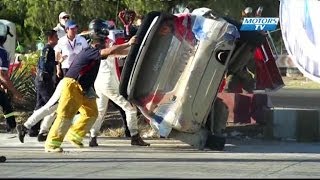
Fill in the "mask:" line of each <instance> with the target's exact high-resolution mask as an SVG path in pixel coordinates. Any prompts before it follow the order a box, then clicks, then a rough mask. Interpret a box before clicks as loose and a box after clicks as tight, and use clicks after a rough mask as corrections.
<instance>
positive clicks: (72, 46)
mask: <svg viewBox="0 0 320 180" xmlns="http://www.w3.org/2000/svg"><path fill="white" fill-rule="evenodd" d="M65 29H66V31H67V34H66V35H65V36H63V37H61V38H60V39H59V41H58V44H57V45H56V46H55V51H56V57H57V61H58V62H59V63H61V69H62V72H61V71H60V70H59V68H58V67H57V76H58V77H59V78H62V77H63V76H64V75H65V74H66V73H67V71H68V69H69V67H70V65H71V63H72V62H73V60H74V58H75V56H76V55H77V54H79V53H80V51H81V50H82V49H84V48H86V47H88V43H87V41H86V39H85V38H84V37H82V36H81V35H78V34H77V32H78V25H77V24H76V22H75V21H73V20H68V21H67V22H66V25H65Z"/></svg>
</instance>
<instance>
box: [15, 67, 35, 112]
mask: <svg viewBox="0 0 320 180" xmlns="http://www.w3.org/2000/svg"><path fill="white" fill-rule="evenodd" d="M10 80H11V81H12V83H13V86H14V87H15V88H16V89H17V90H18V91H19V92H20V93H21V94H22V95H23V97H24V99H25V100H26V104H23V106H24V108H26V109H30V108H31V109H33V107H34V104H35V101H36V88H35V84H34V80H33V76H32V74H31V73H30V70H29V68H27V66H22V67H21V68H16V69H14V70H13V72H12V74H11V76H10Z"/></svg>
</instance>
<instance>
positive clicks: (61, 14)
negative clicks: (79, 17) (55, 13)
mask: <svg viewBox="0 0 320 180" xmlns="http://www.w3.org/2000/svg"><path fill="white" fill-rule="evenodd" d="M65 16H68V17H70V15H69V14H68V13H66V12H61V13H60V14H59V19H62V18H63V17H65Z"/></svg>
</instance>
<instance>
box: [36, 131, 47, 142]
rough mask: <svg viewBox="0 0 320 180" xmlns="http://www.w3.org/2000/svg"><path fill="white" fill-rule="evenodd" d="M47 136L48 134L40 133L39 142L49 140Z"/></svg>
mask: <svg viewBox="0 0 320 180" xmlns="http://www.w3.org/2000/svg"><path fill="white" fill-rule="evenodd" d="M47 136H48V133H39V134H38V141H39V142H44V141H46V140H47Z"/></svg>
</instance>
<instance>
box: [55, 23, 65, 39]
mask: <svg viewBox="0 0 320 180" xmlns="http://www.w3.org/2000/svg"><path fill="white" fill-rule="evenodd" d="M53 30H55V31H57V35H58V38H59V39H60V38H62V37H63V36H64V35H66V31H65V30H64V28H63V27H62V26H61V24H60V23H58V24H57V26H56V27H54V28H53Z"/></svg>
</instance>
